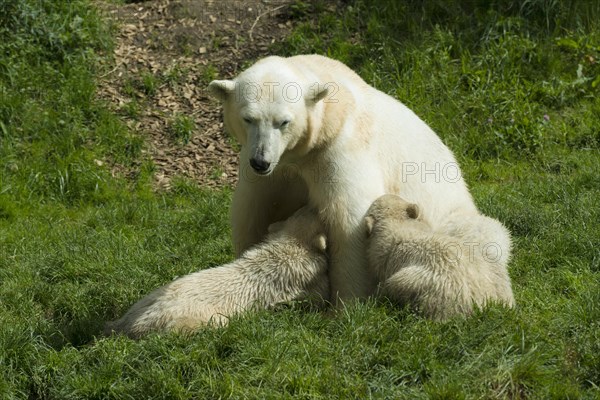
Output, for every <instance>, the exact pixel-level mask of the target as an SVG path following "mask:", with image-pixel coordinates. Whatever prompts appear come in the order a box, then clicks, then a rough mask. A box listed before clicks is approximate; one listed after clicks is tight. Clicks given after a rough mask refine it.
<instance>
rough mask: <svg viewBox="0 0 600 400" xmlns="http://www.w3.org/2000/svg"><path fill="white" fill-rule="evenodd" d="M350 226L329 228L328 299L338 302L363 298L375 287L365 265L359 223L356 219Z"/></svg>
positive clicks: (360, 225) (363, 244)
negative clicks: (329, 288)
mask: <svg viewBox="0 0 600 400" xmlns="http://www.w3.org/2000/svg"><path fill="white" fill-rule="evenodd" d="M356 222H357V224H356V225H355V226H354V227H342V226H339V227H333V228H332V229H331V230H330V236H331V244H332V247H331V253H330V264H329V280H330V287H331V302H332V303H333V304H336V305H341V303H344V302H346V301H349V300H352V299H355V298H366V297H368V296H370V295H372V294H373V293H375V290H376V288H377V279H376V276H375V275H374V274H373V273H371V272H370V271H369V269H368V268H367V257H366V249H365V238H364V236H365V235H364V231H363V229H362V228H363V226H362V224H361V223H360V219H358V220H357V221H356Z"/></svg>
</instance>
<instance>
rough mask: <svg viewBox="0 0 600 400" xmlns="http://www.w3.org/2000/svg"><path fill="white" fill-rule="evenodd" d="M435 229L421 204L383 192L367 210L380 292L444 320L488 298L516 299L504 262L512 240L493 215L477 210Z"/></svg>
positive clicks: (509, 301)
mask: <svg viewBox="0 0 600 400" xmlns="http://www.w3.org/2000/svg"><path fill="white" fill-rule="evenodd" d="M454 221H455V222H453V223H452V224H448V225H446V226H442V227H440V228H438V230H436V231H434V230H433V229H432V228H431V226H430V225H429V224H428V223H427V222H425V221H423V220H422V219H421V218H420V216H419V207H418V206H417V205H416V204H411V203H409V202H407V201H406V200H404V199H402V198H401V197H399V196H396V195H389V194H388V195H384V196H382V197H380V198H378V199H377V200H375V202H374V203H373V205H372V206H371V207H370V208H369V210H368V211H367V215H366V217H365V225H366V231H367V237H368V240H367V258H368V261H369V268H370V269H371V271H372V272H373V273H374V274H375V275H377V277H378V280H379V281H380V282H381V284H380V294H381V295H383V296H385V297H387V298H389V299H390V300H392V301H395V302H397V303H400V304H408V305H410V306H412V307H414V308H416V309H417V310H418V311H420V312H421V313H423V314H424V315H426V316H428V317H430V318H432V319H435V320H444V319H447V318H449V317H452V316H454V315H468V314H470V313H471V312H472V310H473V305H474V304H475V305H477V306H479V307H483V306H485V304H486V303H489V302H490V301H493V302H497V303H503V304H505V305H507V306H509V307H513V306H514V304H515V301H514V297H513V293H512V289H511V284H510V278H509V276H508V272H507V264H508V261H509V258H510V251H511V241H510V235H509V234H508V231H507V230H506V228H505V227H504V226H503V225H502V224H501V223H500V222H498V221H497V220H495V219H492V218H489V217H485V216H477V217H470V219H469V220H468V221H462V223H458V218H455V219H454Z"/></svg>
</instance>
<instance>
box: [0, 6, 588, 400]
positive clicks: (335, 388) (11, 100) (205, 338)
mask: <svg viewBox="0 0 600 400" xmlns="http://www.w3.org/2000/svg"><path fill="white" fill-rule="evenodd" d="M489 4H491V5H489ZM344 7H345V8H343V9H342V10H340V11H339V15H333V14H332V12H331V11H329V10H328V9H327V7H325V3H324V2H310V3H309V2H298V3H297V4H296V5H295V6H294V7H293V9H292V13H291V15H290V16H291V17H293V18H295V19H296V20H297V21H298V22H299V26H298V27H297V29H296V30H295V31H294V32H293V33H292V35H291V36H290V37H289V38H288V40H287V42H286V43H285V46H282V47H281V48H279V49H275V51H276V52H277V53H279V54H296V53H300V52H319V53H322V54H328V55H330V56H332V57H336V58H339V59H341V60H342V61H344V62H346V63H348V64H349V65H351V66H352V67H353V68H354V69H355V70H356V71H358V72H359V73H360V74H361V75H362V76H363V77H364V78H365V79H366V80H367V81H368V82H369V83H371V84H372V85H374V86H376V87H378V88H379V89H381V90H383V91H385V92H387V93H390V94H392V95H394V96H396V97H397V98H398V99H400V100H401V101H403V102H404V103H406V104H407V105H409V106H410V107H411V108H413V109H414V110H415V111H416V112H417V113H418V114H419V115H420V116H422V117H423V118H424V119H425V120H426V121H427V122H428V123H430V124H431V125H432V126H433V127H434V129H435V130H436V131H437V132H438V133H439V134H440V136H441V137H442V138H443V139H444V141H445V142H446V143H447V144H448V145H449V146H450V147H451V148H452V149H453V150H454V151H455V153H456V154H457V156H458V158H459V160H460V163H461V165H462V167H463V170H464V174H465V175H466V179H467V181H468V182H469V183H470V187H471V190H472V193H473V195H474V197H475V200H476V202H477V204H478V206H479V207H480V208H481V210H482V211H483V212H485V213H486V214H488V215H491V216H494V217H496V218H498V219H500V220H502V221H503V222H504V223H505V224H506V225H507V226H508V227H509V228H510V229H511V231H512V232H513V235H514V241H515V251H514V260H513V262H512V263H511V267H510V273H511V277H512V279H513V282H514V288H515V295H516V298H517V302H518V305H519V306H518V308H517V309H515V310H509V311H507V310H504V309H502V308H500V307H490V308H488V309H486V310H482V311H480V312H478V313H477V314H476V315H475V316H473V317H472V318H469V319H467V320H463V319H455V320H451V321H449V322H446V323H434V322H430V321H427V320H425V319H422V318H420V317H418V316H415V315H413V314H411V313H410V312H409V311H408V310H401V309H397V308H395V307H393V306H392V305H390V304H387V303H385V302H376V301H372V300H371V301H368V302H365V303H360V304H353V305H350V306H348V307H347V308H346V309H345V310H344V311H342V312H339V313H337V314H333V313H326V314H319V313H315V312H310V311H306V310H303V309H302V308H301V307H295V306H291V307H289V308H284V309H281V310H278V311H277V312H267V311H265V312H260V313H255V314H251V315H248V316H244V317H240V318H236V319H234V320H233V321H232V323H231V324H230V325H229V326H228V327H227V328H223V329H207V330H203V331H200V332H198V333H197V334H195V335H192V336H181V335H176V334H173V335H152V336H150V337H148V338H147V339H144V340H141V341H138V342H135V341H131V340H128V339H125V338H122V337H113V338H101V337H100V336H99V333H100V331H101V327H102V324H103V322H104V321H105V320H109V319H114V318H116V317H118V316H120V315H121V314H122V313H123V312H125V311H126V310H127V308H128V307H129V306H130V305H131V304H132V303H133V302H135V301H136V300H137V299H139V298H140V297H141V296H143V295H144V294H145V293H147V292H148V291H150V290H151V289H153V288H155V287H157V286H159V285H161V284H164V283H165V282H168V281H170V280H171V279H173V278H174V277H176V276H180V275H182V274H186V273H188V272H191V271H194V270H197V269H199V268H204V267H209V266H214V265H219V264H221V263H224V262H226V261H228V260H230V259H231V258H232V249H231V245H230V240H229V226H228V218H227V213H228V205H229V203H230V197H231V192H230V190H229V189H223V190H219V191H206V190H203V189H202V188H199V187H198V186H197V185H195V184H193V183H191V182H189V181H186V180H182V179H181V180H175V181H174V184H173V188H172V189H171V190H170V191H169V192H166V193H156V192H154V191H152V189H151V178H152V171H153V168H152V165H151V163H150V162H149V161H148V160H145V159H144V158H143V155H142V152H141V149H142V147H143V141H142V139H141V138H139V137H138V136H136V134H135V133H134V132H130V131H129V130H128V129H127V128H126V127H125V126H124V125H123V124H122V123H121V122H120V121H119V119H118V117H117V116H115V115H114V114H113V113H111V112H110V111H109V110H108V109H107V108H106V107H105V106H103V105H102V104H100V103H98V102H97V101H96V100H94V90H95V85H94V77H95V76H98V75H99V74H101V71H98V70H97V68H98V67H97V65H99V64H98V63H97V59H98V57H101V56H102V54H103V52H106V51H109V50H110V46H111V33H110V31H109V30H108V29H106V26H107V25H106V23H105V21H102V20H101V19H100V18H99V16H98V15H97V13H96V12H95V11H94V8H93V7H91V6H90V4H89V3H88V1H85V0H74V1H70V2H58V1H56V2H55V1H39V0H35V1H34V0H0V9H2V10H3V13H1V14H0V50H1V54H2V58H0V94H1V96H0V398H3V399H4V398H6V399H20V398H32V399H88V398H115V399H127V398H132V399H136V398H181V399H187V398H227V397H231V398H323V399H330V398H405V399H419V398H423V399H425V398H439V399H442V398H444V399H454V398H456V399H461V398H465V399H470V398H494V399H495V398H501V399H517V398H555V399H577V398H589V399H592V398H598V397H599V396H600V388H599V386H600V373H599V371H600V356H599V354H600V306H599V305H600V287H599V283H598V282H600V268H599V264H600V252H599V250H598V249H599V248H600V222H599V221H600V207H598V203H597V199H598V198H599V196H600V178H599V177H598V165H600V152H599V151H598V150H599V146H600V136H599V132H600V131H599V130H598V126H600V100H599V93H598V90H599V84H598V82H599V80H600V78H599V77H600V63H599V62H598V61H597V60H598V59H599V58H600V27H599V26H598V25H597V21H598V20H600V19H599V18H598V16H599V15H600V13H599V11H600V10H599V9H598V5H597V4H596V3H595V2H575V1H566V2H552V1H533V0H531V1H526V2H514V1H508V0H503V1H496V2H483V1H481V2H480V1H472V2H458V1H456V2H454V1H451V2H446V1H431V2H425V3H421V2H416V1H406V2H395V1H391V0H376V1H375V2H368V3H367V2H362V1H359V0H357V1H353V2H350V3H348V4H347V5H346V6H344ZM314 12H316V15H315V14H311V13H314ZM141 82H142V84H143V88H144V89H145V90H147V91H149V92H152V90H154V89H153V88H155V87H156V85H155V81H154V78H153V77H151V76H147V77H145V79H142V81H141ZM138 107H139V106H138ZM132 112H135V109H134V108H133V106H132ZM182 118H183V117H182ZM185 125H186V124H185V123H184V124H182V128H181V132H180V133H181V135H179V134H177V135H176V136H177V137H180V138H181V139H185V135H186V132H188V131H189V129H188V128H189V127H186V126H185ZM174 127H175V124H174ZM98 161H101V162H98ZM103 161H104V162H103ZM105 161H110V163H107V162H105ZM111 163H118V164H125V165H130V166H135V165H142V167H139V173H137V174H134V175H133V177H129V178H127V179H125V178H119V177H114V176H113V175H112V174H111V171H110V168H109V167H108V165H110V164H111Z"/></svg>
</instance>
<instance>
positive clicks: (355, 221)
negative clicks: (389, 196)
mask: <svg viewBox="0 0 600 400" xmlns="http://www.w3.org/2000/svg"><path fill="white" fill-rule="evenodd" d="M353 165H360V166H364V165H368V164H366V163H356V164H353ZM353 165H348V166H339V167H338V166H336V171H337V175H336V179H334V180H331V181H329V182H320V183H321V184H320V185H315V186H313V187H311V188H310V190H311V201H312V202H313V203H314V204H315V205H316V208H318V209H319V212H320V214H321V217H322V219H323V220H324V221H325V223H326V225H327V227H328V230H329V236H330V242H331V247H330V249H331V250H330V263H329V279H330V285H331V301H332V302H333V303H334V304H340V301H341V302H344V301H348V300H351V299H354V298H366V297H368V296H370V295H372V294H373V293H374V292H375V290H376V287H377V279H376V277H375V275H374V274H373V273H372V272H371V271H369V269H368V264H367V256H366V227H365V223H364V216H365V214H366V212H367V210H368V209H369V207H370V206H371V203H372V202H373V201H374V200H375V199H376V198H378V197H379V196H380V195H381V194H383V193H384V189H383V184H382V183H381V182H382V179H379V175H378V172H377V171H376V170H374V169H369V168H359V169H357V168H354V167H353ZM319 194H320V195H319ZM313 195H314V197H313Z"/></svg>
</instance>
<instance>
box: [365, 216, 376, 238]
mask: <svg viewBox="0 0 600 400" xmlns="http://www.w3.org/2000/svg"><path fill="white" fill-rule="evenodd" d="M373 225H375V218H373V217H372V216H370V215H367V216H366V217H365V227H366V230H367V237H371V233H373Z"/></svg>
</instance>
